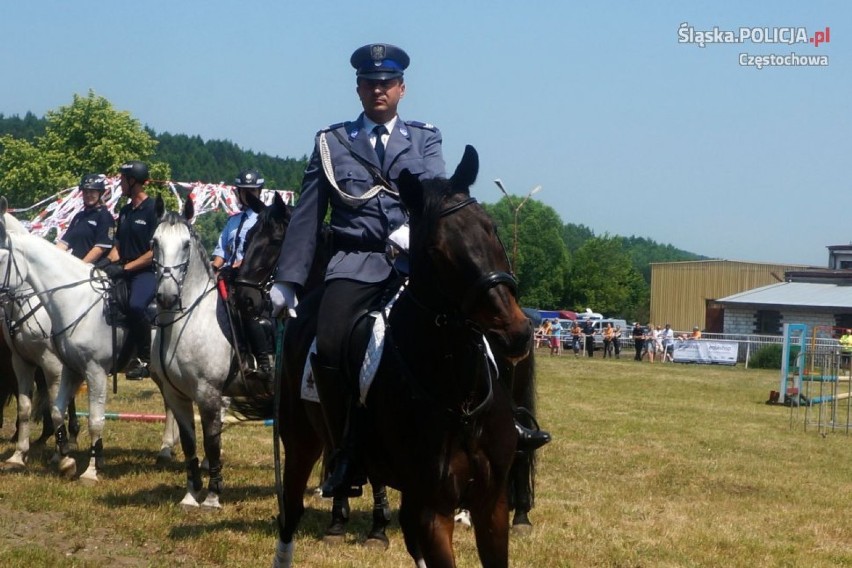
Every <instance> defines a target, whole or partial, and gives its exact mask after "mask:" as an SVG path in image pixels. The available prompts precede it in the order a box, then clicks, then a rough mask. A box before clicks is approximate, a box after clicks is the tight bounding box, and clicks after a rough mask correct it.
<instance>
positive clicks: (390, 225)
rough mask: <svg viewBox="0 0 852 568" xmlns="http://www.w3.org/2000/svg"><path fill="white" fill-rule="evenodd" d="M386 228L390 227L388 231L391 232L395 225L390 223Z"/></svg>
mask: <svg viewBox="0 0 852 568" xmlns="http://www.w3.org/2000/svg"><path fill="white" fill-rule="evenodd" d="M388 227H390V230H391V231H393V230H394V229H396V223H390V224H389V225H388Z"/></svg>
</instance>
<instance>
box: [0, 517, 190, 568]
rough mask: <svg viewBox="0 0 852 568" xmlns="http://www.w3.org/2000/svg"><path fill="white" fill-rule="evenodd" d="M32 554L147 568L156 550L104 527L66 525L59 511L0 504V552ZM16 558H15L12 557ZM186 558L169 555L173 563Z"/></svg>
mask: <svg viewBox="0 0 852 568" xmlns="http://www.w3.org/2000/svg"><path fill="white" fill-rule="evenodd" d="M18 548H20V549H23V550H26V551H28V552H30V553H31V552H32V550H33V548H38V549H40V550H42V551H43V552H44V556H45V557H51V556H53V557H58V558H64V559H67V560H68V561H69V562H73V563H74V565H82V566H120V567H125V568H136V567H143V566H151V558H152V555H153V554H157V553H158V552H159V551H158V550H156V549H152V548H151V547H150V546H146V547H145V548H144V549H139V548H138V547H133V546H132V545H131V544H129V543H127V542H126V541H125V540H124V539H122V538H120V537H119V535H117V534H116V533H115V532H114V531H112V530H111V529H110V528H108V527H102V528H98V529H94V530H87V531H86V532H80V531H75V530H74V529H73V527H69V526H68V520H67V515H66V514H65V513H62V512H31V511H18V510H15V509H12V508H11V507H9V506H8V505H5V504H4V503H2V502H0V551H2V552H3V553H4V555H5V554H6V553H11V554H13V555H15V554H14V550H15V549H18ZM15 556H17V555H15ZM185 560H186V559H180V558H175V557H174V556H173V553H172V556H171V558H170V561H171V562H172V563H173V564H178V565H180V564H183V561H185Z"/></svg>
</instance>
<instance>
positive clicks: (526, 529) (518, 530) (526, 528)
mask: <svg viewBox="0 0 852 568" xmlns="http://www.w3.org/2000/svg"><path fill="white" fill-rule="evenodd" d="M532 530H533V527H532V525H531V524H529V523H517V524H514V525H512V534H513V535H516V536H526V535H528V534H530V533H532Z"/></svg>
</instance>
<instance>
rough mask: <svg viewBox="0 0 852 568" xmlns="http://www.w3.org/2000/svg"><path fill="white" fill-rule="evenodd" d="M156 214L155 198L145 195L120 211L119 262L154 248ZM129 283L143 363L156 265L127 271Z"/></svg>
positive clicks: (132, 317) (148, 341)
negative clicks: (145, 196)
mask: <svg viewBox="0 0 852 568" xmlns="http://www.w3.org/2000/svg"><path fill="white" fill-rule="evenodd" d="M157 223H159V218H158V217H157V211H156V204H155V203H154V200H153V199H151V198H150V197H149V198H146V199H145V200H144V201H142V203H140V204H139V206H138V207H136V208H134V207H133V205H132V204H130V203H128V204H127V205H125V206H124V207H122V208H121V211H120V212H119V214H118V229H117V230H116V236H115V240H116V243H118V251H119V254H120V259H119V262H121V263H122V264H125V263H127V262H129V261H131V260H135V259H137V258H139V257H140V256H142V255H143V254H145V253H146V252H148V251H149V250H151V239H153V238H154V231H155V230H156V229H157ZM126 278H127V285H128V293H129V299H128V304H129V305H128V310H129V311H128V314H127V315H128V318H129V319H130V327H131V335H132V337H133V341H134V343H135V344H136V350H137V357H139V359H141V360H142V361H143V362H145V363H148V362H149V361H150V360H151V357H150V355H151V325H150V323H149V322H148V319H147V317H146V310H147V309H148V306H149V305H150V304H151V302H152V301H153V300H154V295H155V294H156V292H157V277H156V275H155V274H154V266H153V265H148V266H146V267H145V268H142V269H139V270H134V271H133V272H128V273H127V274H126Z"/></svg>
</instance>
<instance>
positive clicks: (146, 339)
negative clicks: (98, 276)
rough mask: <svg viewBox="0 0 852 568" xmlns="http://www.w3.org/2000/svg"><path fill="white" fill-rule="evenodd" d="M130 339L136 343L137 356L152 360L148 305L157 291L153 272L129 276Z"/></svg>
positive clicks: (144, 360)
mask: <svg viewBox="0 0 852 568" xmlns="http://www.w3.org/2000/svg"><path fill="white" fill-rule="evenodd" d="M127 288H128V296H129V297H128V312H127V320H128V324H129V327H130V341H132V342H133V343H134V344H135V345H136V356H137V357H138V358H139V359H141V360H142V361H143V362H145V363H148V362H150V361H151V322H150V321H148V306H149V305H150V304H151V302H152V301H153V300H154V295H155V294H156V293H157V276H156V275H155V274H154V273H153V272H149V271H143V272H136V273H133V274H130V275H128V276H127Z"/></svg>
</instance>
